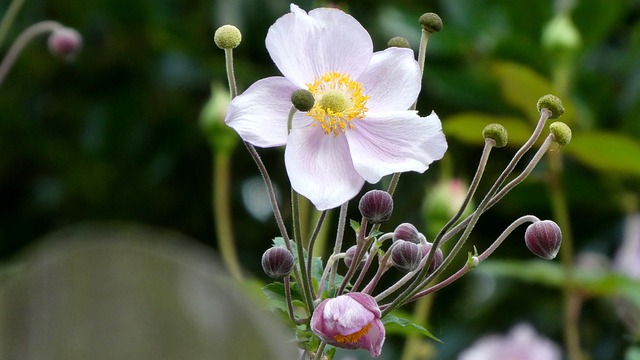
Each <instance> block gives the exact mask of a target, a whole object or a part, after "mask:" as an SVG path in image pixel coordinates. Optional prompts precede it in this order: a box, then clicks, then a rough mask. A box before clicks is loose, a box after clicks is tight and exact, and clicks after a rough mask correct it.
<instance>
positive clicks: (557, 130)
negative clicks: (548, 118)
mask: <svg viewBox="0 0 640 360" xmlns="http://www.w3.org/2000/svg"><path fill="white" fill-rule="evenodd" d="M549 131H551V133H552V134H553V138H554V139H555V140H556V142H557V143H558V145H560V146H565V145H567V144H569V142H571V128H570V127H569V126H568V125H567V124H565V123H563V122H562V121H556V122H554V123H551V125H549Z"/></svg>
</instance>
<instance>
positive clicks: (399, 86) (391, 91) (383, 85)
mask: <svg viewBox="0 0 640 360" xmlns="http://www.w3.org/2000/svg"><path fill="white" fill-rule="evenodd" d="M421 79H422V76H421V75H420V66H419V65H418V62H417V61H416V60H415V58H414V55H413V50H411V49H401V48H396V47H392V48H388V49H386V50H384V51H378V52H376V53H374V54H373V57H372V58H371V62H370V63H369V67H368V68H367V70H366V71H365V72H364V73H363V74H362V75H360V76H359V77H358V78H357V80H358V81H359V82H361V83H362V87H363V89H364V91H363V92H364V94H365V95H367V96H369V100H368V101H367V108H369V111H372V112H381V111H388V110H407V109H409V107H410V106H411V105H413V103H414V102H415V101H416V99H417V98H418V94H419V93H420V87H421Z"/></svg>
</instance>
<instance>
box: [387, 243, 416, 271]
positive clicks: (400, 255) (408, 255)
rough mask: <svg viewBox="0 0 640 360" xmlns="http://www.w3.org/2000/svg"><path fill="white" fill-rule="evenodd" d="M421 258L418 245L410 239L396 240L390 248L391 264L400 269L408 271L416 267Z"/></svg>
mask: <svg viewBox="0 0 640 360" xmlns="http://www.w3.org/2000/svg"><path fill="white" fill-rule="evenodd" d="M420 260H422V249H421V247H420V245H418V244H416V243H412V242H411V241H405V240H398V241H396V243H395V244H394V246H393V249H391V261H392V262H393V266H395V267H396V268H398V269H399V270H401V271H405V272H409V271H413V270H415V269H417V268H418V266H419V265H420Z"/></svg>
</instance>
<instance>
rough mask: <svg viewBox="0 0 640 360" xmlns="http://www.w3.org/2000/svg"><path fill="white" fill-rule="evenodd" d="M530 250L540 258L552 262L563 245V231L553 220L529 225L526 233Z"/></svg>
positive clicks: (525, 237)
mask: <svg viewBox="0 0 640 360" xmlns="http://www.w3.org/2000/svg"><path fill="white" fill-rule="evenodd" d="M524 241H525V243H526V244H527V248H529V250H530V251H531V252H532V253H534V254H536V255H538V256H539V257H541V258H543V259H547V260H551V259H553V258H555V257H556V255H558V251H559V250H560V244H561V243H562V231H561V230H560V227H559V226H558V225H557V224H556V223H555V222H553V221H551V220H543V221H537V222H534V223H533V224H531V225H529V227H528V228H527V230H526V231H525V233H524Z"/></svg>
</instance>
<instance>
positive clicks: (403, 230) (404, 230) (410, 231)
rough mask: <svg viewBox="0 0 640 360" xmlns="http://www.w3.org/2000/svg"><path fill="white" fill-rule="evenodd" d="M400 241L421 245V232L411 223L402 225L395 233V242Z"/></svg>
mask: <svg viewBox="0 0 640 360" xmlns="http://www.w3.org/2000/svg"><path fill="white" fill-rule="evenodd" d="M398 240H405V241H410V242H412V243H415V244H419V243H420V232H419V231H418V229H417V228H416V227H415V226H413V224H410V223H402V224H400V225H398V226H397V227H396V229H395V230H394V231H393V242H396V241H398Z"/></svg>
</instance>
